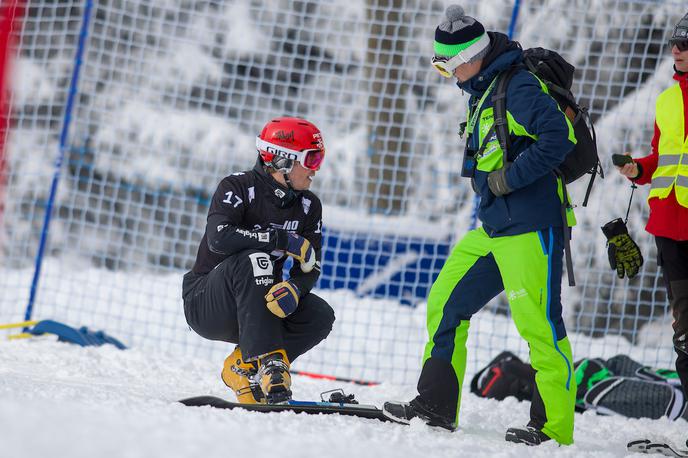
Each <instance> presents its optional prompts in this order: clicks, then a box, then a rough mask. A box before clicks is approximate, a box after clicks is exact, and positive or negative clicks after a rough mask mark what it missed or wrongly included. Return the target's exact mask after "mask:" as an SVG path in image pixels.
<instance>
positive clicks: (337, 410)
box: [179, 396, 393, 422]
mask: <svg viewBox="0 0 688 458" xmlns="http://www.w3.org/2000/svg"><path fill="white" fill-rule="evenodd" d="M179 402H181V403H182V404H184V405H185V406H190V407H200V406H210V407H215V408H217V409H230V410H231V409H243V410H248V411H251V412H265V413H269V412H294V413H307V414H326V415H328V414H339V415H348V416H353V417H362V418H372V419H374V420H380V421H389V422H392V421H393V420H391V419H389V418H387V417H385V416H384V415H383V413H382V410H381V409H379V408H377V407H375V406H372V405H364V404H345V403H338V402H320V401H289V403H288V404H240V403H238V402H230V401H227V400H225V399H222V398H218V397H216V396H197V397H193V398H188V399H182V400H181V401H179Z"/></svg>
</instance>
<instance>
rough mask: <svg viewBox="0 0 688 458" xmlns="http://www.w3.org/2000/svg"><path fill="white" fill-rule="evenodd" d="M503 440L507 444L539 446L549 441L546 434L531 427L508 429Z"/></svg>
mask: <svg viewBox="0 0 688 458" xmlns="http://www.w3.org/2000/svg"><path fill="white" fill-rule="evenodd" d="M504 439H505V440H506V441H507V442H515V443H517V444H526V445H540V444H542V443H543V442H546V441H548V440H551V438H550V437H549V436H548V435H547V434H545V433H543V432H542V431H540V430H539V429H537V428H533V427H532V426H526V427H525V428H509V429H507V430H506V436H505V437H504Z"/></svg>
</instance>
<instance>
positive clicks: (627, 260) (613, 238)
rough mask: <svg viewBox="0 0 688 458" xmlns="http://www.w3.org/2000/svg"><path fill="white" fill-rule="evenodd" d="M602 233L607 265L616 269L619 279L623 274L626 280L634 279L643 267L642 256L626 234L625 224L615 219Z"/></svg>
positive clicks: (606, 225) (619, 219) (603, 228)
mask: <svg viewBox="0 0 688 458" xmlns="http://www.w3.org/2000/svg"><path fill="white" fill-rule="evenodd" d="M602 232H603V233H604V235H605V237H607V255H608V256H609V265H610V266H611V267H612V269H616V274H617V275H618V276H619V278H623V277H624V274H625V275H626V276H627V277H628V278H633V277H635V276H636V275H637V274H638V271H639V270H640V267H641V266H642V265H643V255H642V254H641V253H640V248H639V247H638V245H637V244H636V243H635V242H634V241H633V239H632V238H631V236H630V235H629V234H628V228H627V227H626V224H625V223H624V222H623V220H622V219H621V218H617V219H615V220H612V221H610V222H608V223H607V224H605V225H604V226H603V227H602Z"/></svg>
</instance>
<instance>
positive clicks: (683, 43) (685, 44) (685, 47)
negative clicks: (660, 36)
mask: <svg viewBox="0 0 688 458" xmlns="http://www.w3.org/2000/svg"><path fill="white" fill-rule="evenodd" d="M674 46H676V47H677V48H678V50H679V51H681V52H683V51H688V38H672V39H671V40H669V47H670V48H673V47H674Z"/></svg>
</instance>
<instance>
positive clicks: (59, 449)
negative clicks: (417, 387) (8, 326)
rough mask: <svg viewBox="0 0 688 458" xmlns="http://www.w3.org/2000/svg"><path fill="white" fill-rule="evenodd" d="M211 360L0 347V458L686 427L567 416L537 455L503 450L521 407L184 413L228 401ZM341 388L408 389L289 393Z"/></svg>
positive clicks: (580, 451) (364, 446) (330, 446)
mask: <svg viewBox="0 0 688 458" xmlns="http://www.w3.org/2000/svg"><path fill="white" fill-rule="evenodd" d="M220 363H221V362H220V361H209V360H202V359H198V358H190V357H177V356H173V355H171V354H167V353H154V352H151V351H149V350H147V351H145V352H143V351H141V350H137V349H130V350H126V351H119V350H117V349H116V348H115V347H113V346H109V345H107V346H103V347H97V348H96V347H89V348H81V347H77V346H74V345H70V344H64V343H58V342H55V341H54V340H52V339H51V338H48V339H38V340H34V341H7V340H2V341H0V456H3V457H22V458H33V457H37V458H38V457H40V458H43V457H51V458H52V457H55V458H61V457H65V458H66V457H69V458H80V457H88V458H93V457H98V458H109V457H117V458H125V457H126V458H134V457H146V458H150V457H165V458H174V457H192V456H197V457H200V456H202V457H204V458H210V457H252V458H254V457H268V456H280V457H299V458H307V457H318V458H321V457H346V458H350V457H357V458H362V457H378V458H385V457H394V458H398V457H428V456H432V457H460V456H481V457H482V456H491V457H497V456H513V457H516V456H519V457H520V456H524V455H526V454H528V455H529V456H534V457H549V456H562V457H565V456H575V457H577V458H578V457H583V456H595V457H612V456H628V455H629V454H628V453H627V452H626V450H625V444H626V442H627V441H629V440H631V439H634V438H636V437H638V436H646V435H651V436H658V437H668V438H670V439H672V440H673V441H675V442H678V443H680V444H682V443H683V441H685V439H686V437H688V423H687V422H685V421H683V420H680V421H678V422H670V421H667V420H657V421H652V420H627V419H622V418H616V417H602V416H596V415H594V414H592V413H586V414H584V415H576V432H575V444H574V445H573V446H570V447H557V446H556V444H545V445H543V446H541V447H539V448H536V449H527V448H526V447H525V446H523V445H515V444H508V443H506V442H504V440H503V436H504V431H505V430H506V428H507V427H508V426H511V425H522V424H524V423H525V422H526V421H527V419H528V408H529V405H528V404H527V403H519V402H517V401H516V400H514V399H513V398H512V399H508V400H506V401H503V402H497V401H492V400H484V399H480V398H477V397H475V396H473V395H471V394H470V393H468V392H466V393H464V401H463V406H462V410H461V418H460V424H461V429H460V430H459V431H458V432H456V433H448V432H445V431H438V430H435V429H431V428H429V427H427V426H425V425H424V424H422V423H420V422H419V423H415V422H414V423H413V424H412V425H411V426H410V427H406V426H402V425H396V424H388V423H381V422H378V421H376V420H366V419H358V418H347V417H340V416H327V417H325V416H310V415H295V414H291V413H273V414H261V413H250V412H235V411H223V410H216V409H213V408H211V407H193V408H191V407H185V406H182V405H181V404H179V403H176V402H175V400H178V399H181V398H184V397H188V396H194V395H199V394H214V395H219V396H224V397H226V398H228V399H233V396H232V395H231V394H230V393H229V392H228V391H227V389H226V388H225V387H224V385H223V384H222V382H221V381H220V379H219V377H218V372H219V367H220ZM338 386H341V387H343V388H344V389H345V390H346V391H347V392H353V393H355V394H356V396H357V398H358V399H359V400H360V401H361V402H362V403H372V404H376V405H381V404H382V402H383V401H384V400H387V399H409V398H410V397H411V396H412V395H413V394H414V386H413V385H387V384H385V385H382V386H378V387H360V386H355V385H348V384H343V385H342V384H337V383H334V382H325V381H320V380H313V379H310V378H305V377H299V376H295V377H294V387H293V388H294V396H295V397H296V398H300V399H310V398H316V397H318V396H319V393H320V392H322V391H325V390H328V389H331V388H334V387H338Z"/></svg>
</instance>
